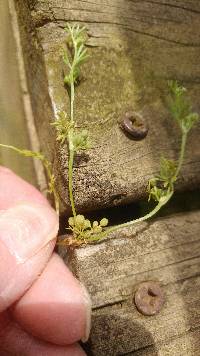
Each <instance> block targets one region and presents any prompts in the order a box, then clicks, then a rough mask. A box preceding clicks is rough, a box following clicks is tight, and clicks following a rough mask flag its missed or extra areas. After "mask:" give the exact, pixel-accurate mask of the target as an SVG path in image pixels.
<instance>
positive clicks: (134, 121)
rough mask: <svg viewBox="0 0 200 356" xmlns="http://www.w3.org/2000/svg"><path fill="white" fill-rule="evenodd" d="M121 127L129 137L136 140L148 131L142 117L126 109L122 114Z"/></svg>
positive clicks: (140, 138)
mask: <svg viewBox="0 0 200 356" xmlns="http://www.w3.org/2000/svg"><path fill="white" fill-rule="evenodd" d="M121 128H122V130H123V131H124V132H125V133H126V134H127V136H128V137H129V138H132V139H134V140H137V141H139V140H143V139H144V138H145V137H146V136H147V134H148V131H149V127H148V125H147V124H146V122H145V120H144V118H143V117H142V116H141V115H140V114H138V113H136V112H134V111H127V112H126V113H125V114H124V116H123V118H122V120H121Z"/></svg>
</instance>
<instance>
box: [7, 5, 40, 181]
mask: <svg viewBox="0 0 200 356" xmlns="http://www.w3.org/2000/svg"><path fill="white" fill-rule="evenodd" d="M17 54H18V51H17V44H16V32H14V29H13V27H12V21H11V17H10V13H9V4H8V2H7V1H1V2H0V78H1V80H0V143H3V144H11V145H15V146H18V147H26V148H29V147H30V141H29V137H28V130H27V126H26V119H25V112H24V105H23V104H24V103H23V96H25V95H27V93H22V87H21V80H20V73H19V62H18V56H17ZM0 164H1V165H6V166H7V167H10V168H11V169H13V170H14V171H15V172H16V173H18V174H20V175H21V176H22V177H23V178H25V179H27V180H28V181H29V182H31V183H35V184H36V179H35V172H34V167H33V162H32V161H31V160H30V159H29V160H26V159H24V158H23V157H19V155H16V154H14V153H13V152H11V151H9V150H6V149H0Z"/></svg>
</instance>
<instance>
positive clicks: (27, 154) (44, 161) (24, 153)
mask: <svg viewBox="0 0 200 356" xmlns="http://www.w3.org/2000/svg"><path fill="white" fill-rule="evenodd" d="M0 147H2V148H8V149H10V150H12V151H15V152H17V153H18V154H20V155H22V156H24V157H32V158H36V159H39V161H41V162H42V164H43V167H44V168H45V170H46V174H47V178H48V192H49V193H50V194H53V197H54V204H55V209H56V212H57V214H59V196H58V193H57V191H56V186H55V176H54V174H53V170H52V166H51V163H50V162H49V161H48V159H47V158H46V157H45V156H44V155H43V154H42V153H41V152H36V151H31V150H26V149H20V148H17V147H15V146H12V145H4V144H2V143H0Z"/></svg>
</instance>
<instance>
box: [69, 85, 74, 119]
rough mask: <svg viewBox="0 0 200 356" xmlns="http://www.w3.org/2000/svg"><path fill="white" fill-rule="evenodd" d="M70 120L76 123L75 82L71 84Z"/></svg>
mask: <svg viewBox="0 0 200 356" xmlns="http://www.w3.org/2000/svg"><path fill="white" fill-rule="evenodd" d="M70 122H71V123H72V124H73V123H74V82H71V86H70Z"/></svg>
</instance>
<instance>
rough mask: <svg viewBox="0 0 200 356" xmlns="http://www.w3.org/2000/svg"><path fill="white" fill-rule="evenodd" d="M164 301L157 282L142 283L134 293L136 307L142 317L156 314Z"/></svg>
mask: <svg viewBox="0 0 200 356" xmlns="http://www.w3.org/2000/svg"><path fill="white" fill-rule="evenodd" d="M164 301H165V298H164V293H163V291H162V289H161V287H160V285H159V283H157V282H153V281H149V282H143V283H141V284H140V285H139V287H138V289H137V290H136V292H135V304H136V307H137V309H138V311H139V312H140V313H142V314H143V315H155V314H158V313H159V312H160V310H161V308H162V306H163V304H164Z"/></svg>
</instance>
